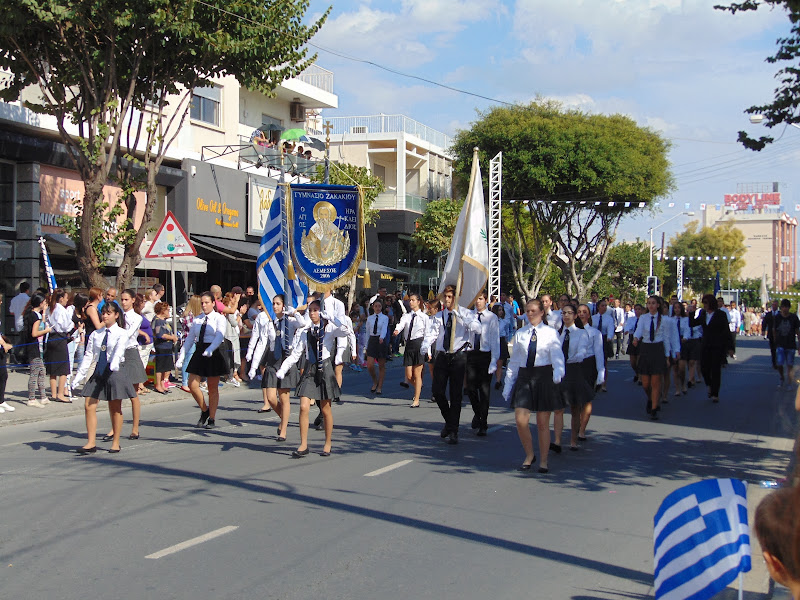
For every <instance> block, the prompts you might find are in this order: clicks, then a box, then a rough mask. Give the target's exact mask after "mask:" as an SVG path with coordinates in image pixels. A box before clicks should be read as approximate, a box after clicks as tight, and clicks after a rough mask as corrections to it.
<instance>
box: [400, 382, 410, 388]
mask: <svg viewBox="0 0 800 600" xmlns="http://www.w3.org/2000/svg"><path fill="white" fill-rule="evenodd" d="M400 387H403V388H406V389H408V382H407V381H401V382H400Z"/></svg>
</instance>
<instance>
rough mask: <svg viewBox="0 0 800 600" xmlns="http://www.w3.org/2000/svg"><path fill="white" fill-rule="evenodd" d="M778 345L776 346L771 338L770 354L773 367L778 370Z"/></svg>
mask: <svg viewBox="0 0 800 600" xmlns="http://www.w3.org/2000/svg"><path fill="white" fill-rule="evenodd" d="M776 347H777V346H775V344H774V343H773V342H772V340H770V341H769V354H770V356H771V357H772V368H773V369H775V370H778V359H777V358H775V348H776Z"/></svg>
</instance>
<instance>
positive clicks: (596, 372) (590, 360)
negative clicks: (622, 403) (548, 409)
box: [578, 304, 606, 442]
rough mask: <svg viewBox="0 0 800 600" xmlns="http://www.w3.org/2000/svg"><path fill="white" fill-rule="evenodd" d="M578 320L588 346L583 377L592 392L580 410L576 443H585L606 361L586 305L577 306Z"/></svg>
mask: <svg viewBox="0 0 800 600" xmlns="http://www.w3.org/2000/svg"><path fill="white" fill-rule="evenodd" d="M578 320H580V322H581V323H583V330H584V331H585V332H586V335H587V336H588V337H589V344H588V346H586V350H585V352H586V356H584V358H583V361H582V363H583V375H584V377H585V378H586V382H587V383H588V384H589V387H590V388H591V390H592V394H591V396H589V398H588V399H587V400H586V402H585V403H584V404H583V406H582V408H581V420H580V429H579V430H578V441H579V442H585V441H586V440H587V437H586V427H587V426H588V425H589V419H590V418H591V416H592V400H593V399H594V396H595V393H596V392H597V390H598V389H599V388H600V386H601V385H602V384H603V382H604V381H605V379H606V362H605V361H606V359H605V342H604V339H603V334H602V333H600V332H599V331H598V330H597V329H595V328H594V327H592V325H591V322H592V314H591V312H590V309H589V306H588V305H587V304H580V305H578Z"/></svg>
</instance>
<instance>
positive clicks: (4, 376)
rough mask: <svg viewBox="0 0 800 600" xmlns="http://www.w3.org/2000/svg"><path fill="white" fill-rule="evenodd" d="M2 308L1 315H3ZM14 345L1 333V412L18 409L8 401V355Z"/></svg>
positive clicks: (1, 304)
mask: <svg viewBox="0 0 800 600" xmlns="http://www.w3.org/2000/svg"><path fill="white" fill-rule="evenodd" d="M2 306H3V294H0V308H2ZM2 314H3V313H2V311H1V310H0V315H2ZM13 347H14V346H12V345H11V344H10V343H9V342H8V340H6V338H4V337H3V336H2V335H0V413H4V412H14V411H15V410H16V409H15V408H14V407H13V406H11V405H10V404H9V403H8V402H6V382H7V381H8V365H7V363H8V360H6V356H7V354H8V353H9V352H11V349H12V348H13Z"/></svg>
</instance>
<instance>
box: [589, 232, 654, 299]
mask: <svg viewBox="0 0 800 600" xmlns="http://www.w3.org/2000/svg"><path fill="white" fill-rule="evenodd" d="M649 269H650V244H648V243H647V242H640V241H637V242H621V243H618V244H614V245H613V246H611V247H610V248H609V250H608V261H607V262H606V267H605V269H604V272H603V275H602V276H601V277H600V279H598V284H597V285H596V286H595V288H593V289H596V290H597V292H598V293H599V294H600V295H601V296H608V295H609V294H613V295H614V296H615V297H616V298H620V299H622V300H633V301H635V302H644V300H645V297H646V290H647V277H648V275H649V274H650V270H649ZM666 272H667V267H666V265H665V264H664V263H662V262H658V261H656V262H654V263H653V274H654V275H656V276H657V277H658V278H659V279H661V280H663V278H664V275H665V274H666Z"/></svg>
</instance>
